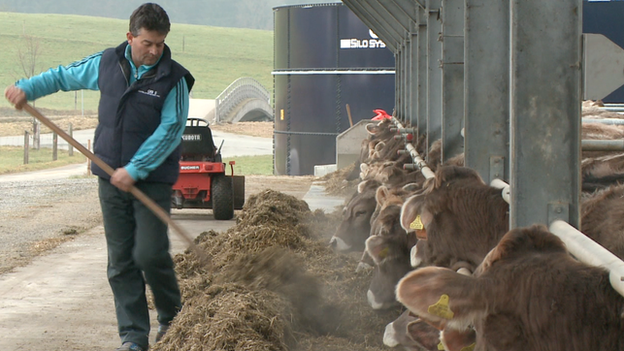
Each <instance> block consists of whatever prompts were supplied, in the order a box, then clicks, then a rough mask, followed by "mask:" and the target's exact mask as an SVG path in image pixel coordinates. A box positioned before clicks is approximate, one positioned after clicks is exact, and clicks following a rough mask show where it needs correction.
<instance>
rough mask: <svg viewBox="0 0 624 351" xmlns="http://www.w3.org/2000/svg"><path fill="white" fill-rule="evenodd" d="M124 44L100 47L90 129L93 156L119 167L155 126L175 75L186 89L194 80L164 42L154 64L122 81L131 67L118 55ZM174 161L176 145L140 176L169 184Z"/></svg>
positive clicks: (173, 174)
mask: <svg viewBox="0 0 624 351" xmlns="http://www.w3.org/2000/svg"><path fill="white" fill-rule="evenodd" d="M127 45H128V43H127V42H124V43H123V44H121V45H119V46H118V47H116V48H109V49H106V50H104V52H103V54H102V58H101V61H100V71H99V78H98V84H99V88H100V105H99V110H98V113H99V124H98V126H97V128H96V129H95V137H94V142H93V149H94V153H95V155H96V156H98V157H99V158H101V159H102V160H103V161H104V162H106V163H107V164H108V165H109V166H111V167H112V168H113V169H117V168H119V167H123V166H125V165H126V164H127V163H128V162H129V161H130V159H132V157H133V156H134V154H135V153H136V152H137V150H138V149H139V147H140V146H141V144H143V142H144V141H145V140H146V139H147V138H148V137H149V136H150V135H152V134H153V133H154V131H155V130H156V128H158V125H159V124H160V119H161V111H162V108H163V104H164V102H165V99H166V98H167V95H168V94H169V92H170V91H171V89H173V88H174V87H175V86H176V84H177V83H178V82H179V81H180V79H182V77H184V78H185V79H186V83H187V85H188V88H189V91H190V90H191V88H192V87H193V83H194V82H195V79H194V78H193V76H192V75H191V74H190V73H189V71H187V70H186V69H185V68H184V67H182V66H181V65H180V64H178V63H177V62H175V61H173V60H172V59H171V51H170V50H169V47H167V46H166V45H165V49H164V51H163V54H162V57H161V58H160V61H159V62H158V64H157V65H156V66H154V67H153V68H152V69H150V70H149V71H147V72H146V73H145V74H144V75H143V76H142V77H141V79H139V80H137V81H136V82H134V83H133V84H132V85H130V86H128V82H129V75H130V74H131V69H130V63H129V62H128V60H127V59H126V58H125V56H124V54H125V50H126V46H127ZM179 160H180V147H179V146H178V148H177V149H176V150H174V151H173V152H172V153H171V154H170V155H169V156H168V157H167V158H166V159H165V161H164V162H163V163H162V164H161V165H160V166H159V167H157V168H156V169H155V170H153V171H152V172H150V174H149V176H148V177H147V178H146V179H145V181H148V182H164V183H170V184H174V183H175V182H176V180H177V179H178V175H179V173H180V166H179ZM92 171H93V174H95V175H97V176H100V177H102V178H105V179H110V176H109V175H108V174H107V173H106V172H105V171H104V170H102V169H101V168H100V167H98V166H97V165H96V164H93V165H92Z"/></svg>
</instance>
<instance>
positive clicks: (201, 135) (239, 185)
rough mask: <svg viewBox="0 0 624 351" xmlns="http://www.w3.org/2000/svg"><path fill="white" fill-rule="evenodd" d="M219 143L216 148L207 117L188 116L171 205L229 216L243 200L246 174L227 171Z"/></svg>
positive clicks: (232, 163) (219, 218)
mask: <svg viewBox="0 0 624 351" xmlns="http://www.w3.org/2000/svg"><path fill="white" fill-rule="evenodd" d="M222 146H223V142H221V146H219V148H218V149H217V147H216V146H215V144H214V141H213V139H212V131H211V130H210V127H209V123H208V121H206V120H204V119H201V118H194V117H189V118H188V120H187V123H186V128H185V129H184V134H183V135H182V151H181V159H180V177H179V178H178V181H177V182H176V183H175V184H174V185H173V196H172V199H171V201H172V205H173V208H178V209H182V208H211V209H212V213H213V215H214V218H215V219H217V220H228V219H232V218H233V217H234V209H237V210H239V209H242V208H243V204H244V203H245V177H244V176H235V175H234V164H235V162H234V161H230V162H229V165H230V175H229V176H228V175H226V174H225V172H226V170H227V166H226V164H225V163H223V162H222V158H221V147H222Z"/></svg>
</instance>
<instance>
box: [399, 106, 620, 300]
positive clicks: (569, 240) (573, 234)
mask: <svg viewBox="0 0 624 351" xmlns="http://www.w3.org/2000/svg"><path fill="white" fill-rule="evenodd" d="M392 121H393V123H394V124H395V125H396V127H397V133H399V134H402V135H407V134H411V135H412V136H413V135H415V134H416V133H415V128H404V127H403V125H402V124H401V122H400V121H399V120H397V119H396V118H394V117H393V118H392ZM405 148H406V150H407V152H409V154H410V155H411V156H412V161H413V163H411V164H405V165H404V168H405V169H414V170H420V171H421V172H422V174H423V175H424V176H425V178H426V179H430V178H433V177H434V173H433V171H432V170H431V168H429V166H428V165H427V163H426V162H425V161H424V160H423V158H422V157H421V156H420V154H419V153H418V152H417V151H416V149H415V148H414V146H413V145H412V144H411V143H409V142H406V143H405ZM490 185H491V186H493V187H495V188H499V189H501V196H502V198H503V199H504V200H505V201H506V202H507V203H508V204H510V203H511V187H510V186H509V184H507V183H506V182H504V181H503V180H501V179H493V180H492V182H491V183H490ZM549 230H550V232H552V233H553V234H555V235H556V236H557V237H559V238H560V239H561V240H562V241H563V242H564V243H565V245H566V247H567V248H568V251H569V252H570V253H571V254H572V255H573V256H574V257H576V258H577V259H578V260H579V261H581V262H583V263H586V264H589V265H593V266H598V267H603V268H605V269H607V270H608V271H609V281H610V283H611V286H612V287H613V289H615V290H616V291H617V292H618V293H619V294H620V295H622V296H624V261H622V260H620V259H619V258H618V257H617V256H615V255H614V254H613V253H611V252H610V251H609V250H607V249H605V248H604V247H602V246H601V245H600V244H598V243H597V242H595V241H594V240H592V239H590V238H589V237H588V236H586V235H585V234H583V233H582V232H580V231H578V230H577V229H576V228H574V227H573V226H571V225H570V224H568V223H567V222H565V221H563V220H560V219H557V220H554V221H553V222H552V223H550V225H549Z"/></svg>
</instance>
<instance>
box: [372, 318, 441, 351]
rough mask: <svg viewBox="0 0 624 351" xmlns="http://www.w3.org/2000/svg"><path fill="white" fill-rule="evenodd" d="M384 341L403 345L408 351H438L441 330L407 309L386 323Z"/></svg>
mask: <svg viewBox="0 0 624 351" xmlns="http://www.w3.org/2000/svg"><path fill="white" fill-rule="evenodd" d="M383 343H384V345H386V346H390V347H397V346H402V347H403V349H404V350H406V351H420V350H422V349H425V350H427V351H437V350H438V345H439V344H440V331H439V330H438V329H436V328H434V327H433V326H431V325H430V324H428V323H426V322H425V321H423V320H422V319H420V318H418V316H416V315H414V314H413V313H411V312H410V311H409V310H405V312H403V313H402V314H401V315H400V316H399V318H397V319H395V320H394V321H393V322H391V323H389V324H388V325H386V330H385V331H384V336H383Z"/></svg>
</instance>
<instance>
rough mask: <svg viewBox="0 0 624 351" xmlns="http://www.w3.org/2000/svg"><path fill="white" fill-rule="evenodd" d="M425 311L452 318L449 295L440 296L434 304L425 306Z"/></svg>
mask: <svg viewBox="0 0 624 351" xmlns="http://www.w3.org/2000/svg"><path fill="white" fill-rule="evenodd" d="M427 312H428V313H429V314H432V315H434V316H438V317H442V318H444V319H452V318H453V316H454V315H455V314H454V313H453V311H451V309H450V308H449V297H448V295H446V294H443V295H442V296H440V299H439V300H438V302H436V303H435V304H433V305H431V306H429V307H428V308H427Z"/></svg>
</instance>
